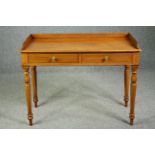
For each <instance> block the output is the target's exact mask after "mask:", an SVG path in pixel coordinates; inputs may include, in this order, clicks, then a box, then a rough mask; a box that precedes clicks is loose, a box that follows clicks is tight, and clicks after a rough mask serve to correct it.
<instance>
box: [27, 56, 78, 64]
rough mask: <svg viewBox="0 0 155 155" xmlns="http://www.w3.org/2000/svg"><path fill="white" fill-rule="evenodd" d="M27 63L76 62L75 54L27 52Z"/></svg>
mask: <svg viewBox="0 0 155 155" xmlns="http://www.w3.org/2000/svg"><path fill="white" fill-rule="evenodd" d="M28 62H29V63H76V62H78V55H77V54H29V56H28Z"/></svg>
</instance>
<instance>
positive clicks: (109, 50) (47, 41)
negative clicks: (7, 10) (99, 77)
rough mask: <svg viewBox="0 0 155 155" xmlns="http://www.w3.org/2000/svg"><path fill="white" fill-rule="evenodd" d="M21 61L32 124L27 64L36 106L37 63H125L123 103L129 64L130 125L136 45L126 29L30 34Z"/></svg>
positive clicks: (138, 52)
mask: <svg viewBox="0 0 155 155" xmlns="http://www.w3.org/2000/svg"><path fill="white" fill-rule="evenodd" d="M20 51H21V63H22V66H24V67H23V69H24V76H25V92H26V100H27V107H28V119H29V122H30V125H32V118H33V115H32V110H31V97H30V95H31V94H30V79H29V72H28V70H29V67H32V84H33V101H34V103H35V106H37V102H38V96H37V72H36V67H37V66H120V65H123V66H125V70H124V102H125V106H127V105H128V98H129V97H128V96H129V95H128V94H129V67H130V66H133V67H132V78H131V90H130V94H131V96H130V98H131V100H130V124H131V125H132V124H133V120H134V117H135V115H134V111H135V96H136V95H135V94H136V77H137V66H138V65H139V63H140V51H141V49H140V47H139V45H138V42H137V41H136V39H135V38H134V37H133V36H132V35H131V34H130V33H128V32H119V33H118V32H117V33H114V32H112V33H78V34H31V35H29V36H28V37H27V39H26V40H25V41H24V43H23V45H22V48H21V50H20Z"/></svg>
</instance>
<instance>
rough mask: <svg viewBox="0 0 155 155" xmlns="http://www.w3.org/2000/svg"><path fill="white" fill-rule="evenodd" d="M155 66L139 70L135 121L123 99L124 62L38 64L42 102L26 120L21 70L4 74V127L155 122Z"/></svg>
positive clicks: (0, 91) (0, 111) (0, 79)
mask: <svg viewBox="0 0 155 155" xmlns="http://www.w3.org/2000/svg"><path fill="white" fill-rule="evenodd" d="M154 78H155V71H153V70H142V69H140V70H139V74H138V90H137V99H136V101H137V103H136V119H135V124H134V126H130V125H129V107H128V108H126V107H124V105H123V104H124V103H123V96H124V94H123V68H119V67H118V68H115V69H113V70H111V69H109V68H104V67H103V68H101V67H92V68H89V69H88V68H87V67H83V68H82V67H77V69H75V68H72V67H68V68H67V67H66V68H65V69H60V70H59V68H54V69H51V70H50V71H49V72H43V70H42V69H40V68H39V69H38V88H39V90H38V96H39V103H38V104H39V106H38V108H34V105H33V114H34V120H33V122H34V125H33V126H32V127H30V126H28V121H27V111H26V104H25V96H24V95H25V94H24V88H23V87H24V86H23V74H22V72H19V73H12V74H8V73H3V74H2V73H1V74H0V107H1V108H0V128H5V129H6V128H8V129H9V128H14V129H18V128H22V129H23V128H28V129H33V128H39V129H43V128H46V129H51V128H52V129H133V128H142V129H144V128H155V82H154Z"/></svg>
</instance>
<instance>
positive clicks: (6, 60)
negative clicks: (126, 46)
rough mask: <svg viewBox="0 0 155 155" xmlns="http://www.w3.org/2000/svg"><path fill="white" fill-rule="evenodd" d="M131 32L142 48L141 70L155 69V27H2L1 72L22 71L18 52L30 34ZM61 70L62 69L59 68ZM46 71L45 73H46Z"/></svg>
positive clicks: (0, 42) (0, 38) (0, 34)
mask: <svg viewBox="0 0 155 155" xmlns="http://www.w3.org/2000/svg"><path fill="white" fill-rule="evenodd" d="M107 31H129V32H131V33H132V34H133V35H134V36H135V37H136V39H137V40H138V42H139V44H140V47H141V48H142V50H143V51H142V61H141V68H147V69H148V68H154V64H155V63H154V62H155V59H154V57H155V42H154V41H155V27H118V26H116V27H114V26H112V27H104V26H102V27H99V26H92V27H91V26H75V27H74V26H60V27H58V26H56V27H55V26H50V27H44V26H43V27H38V26H37V27H36V26H34V27H31V26H30V27H0V72H16V71H17V72H18V71H21V67H20V58H19V52H18V50H19V49H20V47H21V44H22V42H23V40H24V39H25V37H27V36H28V35H29V34H30V33H60V32H61V33H62V32H107ZM62 68H63V67H62ZM62 68H61V69H62ZM59 69H60V68H59ZM46 70H47V69H45V70H44V71H46Z"/></svg>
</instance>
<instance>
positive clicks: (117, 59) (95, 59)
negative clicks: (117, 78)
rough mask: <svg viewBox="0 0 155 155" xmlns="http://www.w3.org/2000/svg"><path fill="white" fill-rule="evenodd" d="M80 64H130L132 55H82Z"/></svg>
mask: <svg viewBox="0 0 155 155" xmlns="http://www.w3.org/2000/svg"><path fill="white" fill-rule="evenodd" d="M82 63H103V64H126V63H132V53H107V54H106V53H103V54H102V53H94V54H82Z"/></svg>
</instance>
